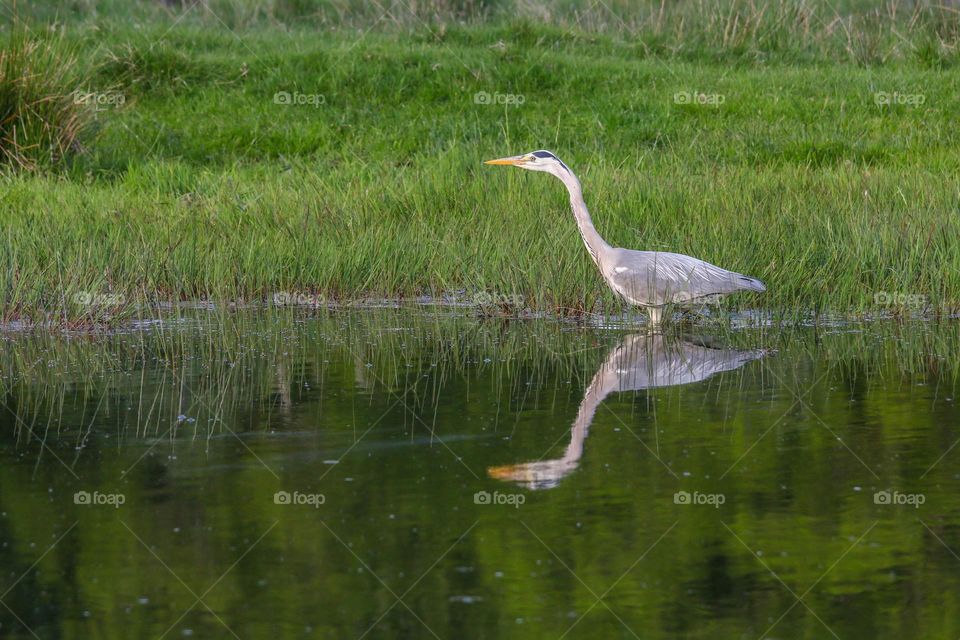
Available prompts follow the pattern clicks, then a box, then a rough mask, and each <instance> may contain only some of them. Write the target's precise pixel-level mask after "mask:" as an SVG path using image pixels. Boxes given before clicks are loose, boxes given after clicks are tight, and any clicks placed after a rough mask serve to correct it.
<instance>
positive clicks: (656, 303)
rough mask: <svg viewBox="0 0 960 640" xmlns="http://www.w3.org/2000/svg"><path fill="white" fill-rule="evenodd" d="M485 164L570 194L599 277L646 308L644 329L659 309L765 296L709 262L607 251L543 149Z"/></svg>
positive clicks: (576, 187) (575, 189)
mask: <svg viewBox="0 0 960 640" xmlns="http://www.w3.org/2000/svg"><path fill="white" fill-rule="evenodd" d="M486 164H495V165H510V166H514V167H520V168H521V169H527V170H530V171H543V172H546V173H549V174H551V175H553V176H555V177H556V178H559V180H560V182H562V183H563V184H564V186H565V187H566V188H567V191H568V192H569V193H570V206H571V208H572V209H573V217H574V219H576V221H577V228H578V229H579V230H580V237H581V238H583V244H584V245H585V246H586V247H587V252H588V253H589V254H590V258H591V259H593V262H594V264H596V265H597V268H598V269H599V270H600V275H602V276H603V279H604V280H606V282H607V284H608V285H609V286H610V288H611V289H613V291H614V292H615V293H616V294H617V295H619V296H620V297H621V298H623V299H624V300H626V301H627V302H629V303H630V304H633V305H637V306H640V307H643V308H645V309H646V311H647V313H648V315H649V318H650V325H651V326H652V327H654V328H656V327H659V326H660V324H661V322H662V320H663V316H664V308H665V307H666V306H667V305H670V304H685V303H686V304H690V303H697V302H702V301H708V300H710V299H711V298H713V299H718V297H719V296H723V295H726V294H730V293H733V292H735V291H761V292H762V291H766V290H767V288H766V286H764V284H763V283H762V282H760V280H757V279H756V278H752V277H750V276H745V275H743V274H742V273H737V272H735V271H728V270H726V269H722V268H720V267H718V266H716V265H712V264H710V263H709V262H705V261H703V260H699V259H697V258H692V257H690V256H685V255H683V254H680V253H668V252H665V251H637V250H634V249H621V248H619V247H612V246H610V245H609V244H608V243H607V242H606V241H605V240H604V239H603V237H602V236H601V235H600V234H599V233H598V232H597V229H596V227H594V226H593V220H592V219H591V218H590V212H589V211H587V205H586V203H585V202H584V200H583V189H582V188H581V187H580V180H579V179H577V176H575V175H574V173H573V171H571V170H570V168H569V167H567V165H565V164H564V163H563V161H562V160H560V158H558V157H557V156H556V155H554V154H553V153H551V152H550V151H546V150H539V151H533V152H531V153H527V154H524V155H520V156H511V157H509V158H498V159H496V160H487V161H486Z"/></svg>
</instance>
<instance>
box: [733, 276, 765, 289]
mask: <svg viewBox="0 0 960 640" xmlns="http://www.w3.org/2000/svg"><path fill="white" fill-rule="evenodd" d="M737 283H738V284H739V285H740V288H741V289H745V290H747V291H766V290H767V287H766V285H764V284H763V283H762V282H760V281H759V280H757V279H756V278H751V277H750V276H743V275H741V276H738V277H737Z"/></svg>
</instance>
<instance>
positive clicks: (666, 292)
mask: <svg viewBox="0 0 960 640" xmlns="http://www.w3.org/2000/svg"><path fill="white" fill-rule="evenodd" d="M613 258H614V259H613V261H612V262H611V264H610V266H609V270H608V275H609V278H610V282H611V284H612V285H613V288H614V289H616V290H617V292H618V293H620V294H621V295H622V296H624V297H625V298H626V299H627V300H629V301H630V302H633V303H634V304H641V305H648V306H655V305H662V304H668V303H671V302H674V303H676V302H689V301H691V300H696V299H697V298H703V297H706V296H710V295H716V294H725V293H733V292H734V291H743V290H748V291H766V287H765V286H764V285H763V283H762V282H760V281H759V280H757V279H756V278H751V277H750V276H745V275H743V274H741V273H736V272H734V271H727V270H726V269H722V268H720V267H718V266H716V265H712V264H710V263H709V262H704V261H703V260H698V259H697V258H691V257H690V256H685V255H682V254H679V253H666V252H663V251H632V250H630V249H617V250H615V251H614V256H613Z"/></svg>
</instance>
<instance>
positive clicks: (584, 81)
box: [0, 3, 960, 323]
mask: <svg viewBox="0 0 960 640" xmlns="http://www.w3.org/2000/svg"><path fill="white" fill-rule="evenodd" d="M89 4H90V3H77V4H76V5H74V6H75V8H76V7H79V9H77V10H76V11H75V12H74V13H73V14H71V15H67V16H64V15H62V14H61V17H63V18H64V19H66V23H65V24H66V25H67V26H66V27H65V28H64V31H65V35H64V38H65V39H66V40H67V43H68V44H69V45H70V46H73V47H76V48H77V50H78V51H79V55H80V57H81V59H82V60H85V61H86V64H87V65H88V66H89V68H88V71H89V74H90V75H89V77H90V79H89V80H88V81H87V83H86V84H85V86H83V87H80V89H82V90H84V91H85V92H87V93H93V94H95V95H101V96H104V104H103V105H102V109H101V110H100V111H97V112H96V123H95V125H96V126H95V128H94V131H95V134H91V135H89V136H87V138H86V139H85V141H84V142H85V144H84V147H83V151H82V152H80V153H77V154H75V155H74V156H72V157H70V158H67V159H66V160H65V161H64V162H62V163H61V164H60V166H58V167H57V168H56V169H54V170H45V171H33V172H25V171H22V170H19V171H17V170H12V169H9V168H8V170H7V171H6V173H5V174H4V175H3V177H2V178H0V180H2V181H3V186H2V190H0V219H2V227H0V228H2V237H0V248H2V249H0V256H2V257H3V259H4V261H5V264H4V268H3V269H0V311H2V313H3V314H4V317H5V318H6V319H7V320H10V319H25V320H30V321H35V322H37V321H53V322H57V323H61V322H62V323H74V322H79V323H86V322H98V321H107V320H109V319H110V318H116V317H117V316H119V317H123V316H125V315H129V314H132V313H134V309H136V308H137V307H138V306H142V305H143V304H144V303H157V302H160V301H166V300H196V299H207V300H215V301H223V302H226V301H239V302H250V301H259V300H272V299H273V297H274V295H275V294H277V293H281V292H296V293H310V294H318V295H323V296H326V297H330V298H336V299H341V300H353V299H358V298H362V297H391V298H393V297H410V296H415V295H420V294H429V293H432V294H441V293H444V292H452V291H461V292H463V293H462V294H461V296H462V297H464V298H467V299H470V298H471V296H472V295H473V294H474V293H475V292H478V291H487V292H490V293H492V294H495V295H497V296H500V297H501V298H503V299H510V300H516V299H517V298H518V296H522V299H523V306H525V307H529V308H530V309H533V310H537V311H548V312H554V311H558V310H559V311H561V312H568V311H571V310H572V311H583V310H587V311H599V310H601V309H603V310H606V311H610V310H612V309H614V308H615V304H616V303H615V301H614V300H613V299H612V298H611V297H610V295H609V293H607V291H606V288H605V285H604V284H603V282H602V281H601V279H600V278H599V276H598V275H597V274H596V273H595V269H594V267H593V264H592V263H591V262H590V260H589V258H588V256H587V254H586V252H585V251H584V249H583V246H582V244H581V242H580V239H579V237H578V236H577V233H576V228H575V225H574V222H573V220H572V217H571V215H570V213H569V209H568V205H567V198H566V193H565V192H564V190H563V187H562V185H560V184H559V183H558V182H557V181H556V180H554V179H553V178H550V177H549V176H544V175H537V174H530V173H527V172H520V171H518V170H512V169H508V168H494V167H486V166H484V165H482V164H481V161H482V160H483V159H485V158H490V157H498V156H502V155H507V154H514V153H520V152H524V151H530V150H533V149H538V148H549V149H552V150H553V151H555V152H556V153H557V154H558V155H560V156H561V157H562V158H563V159H564V160H565V161H566V162H567V164H568V165H570V166H571V168H573V169H574V171H575V172H577V173H578V174H579V176H580V178H581V181H582V182H583V185H584V190H585V195H586V199H587V203H588V205H589V206H590V208H591V211H592V212H593V215H594V219H595V222H596V224H597V227H598V229H599V230H600V232H601V233H602V234H603V235H604V236H605V237H606V238H607V240H608V241H609V242H611V243H612V244H616V245H620V246H626V247H631V248H648V249H662V250H668V251H678V252H681V253H688V254H691V255H695V256H697V257H700V258H703V259H706V260H709V261H711V262H714V263H716V264H719V265H721V266H724V267H727V268H730V269H734V270H737V271H741V272H744V273H748V274H750V275H753V276H756V277H759V278H761V279H763V280H764V281H765V282H766V283H767V285H768V292H767V293H766V294H764V295H763V296H762V297H760V296H741V297H739V298H731V299H729V301H728V303H727V306H730V305H743V306H747V307H756V306H764V307H766V308H768V309H771V310H776V311H777V312H779V313H782V314H783V315H786V316H801V315H805V314H808V313H809V312H810V311H830V312H835V313H874V312H879V311H884V312H885V311H895V312H903V313H907V312H915V311H916V312H918V311H923V310H926V311H927V312H934V313H940V312H943V311H944V310H947V311H949V310H951V309H957V308H958V307H960V250H958V243H957V238H958V237H960V220H958V215H957V214H958V210H960V192H958V187H957V183H956V176H957V174H958V169H960V155H958V153H957V142H958V140H960V137H958V134H960V118H958V116H960V105H958V103H957V101H956V96H957V95H958V89H960V87H958V84H960V83H958V75H957V72H956V71H955V70H954V62H953V60H954V55H955V51H956V48H955V45H956V43H955V40H953V39H951V38H952V37H953V36H952V35H951V34H953V33H955V32H954V31H951V29H954V28H955V27H956V17H955V16H954V14H952V13H950V12H941V13H931V11H932V10H928V11H926V12H923V13H921V14H920V17H919V18H916V19H913V18H912V15H913V14H911V12H910V11H904V13H903V14H897V15H895V16H892V17H891V16H887V18H883V17H882V16H879V14H878V15H877V16H875V17H874V20H875V22H876V25H875V26H876V33H889V31H890V29H893V30H895V31H897V33H898V34H899V35H900V36H901V37H899V38H897V37H893V38H892V39H891V40H889V41H888V40H886V39H885V37H884V38H880V37H879V36H878V38H877V39H875V40H870V42H872V43H873V44H871V45H870V47H866V49H870V50H871V51H874V53H873V54H871V55H859V54H856V55H854V53H852V52H856V51H861V52H862V51H864V50H866V49H862V48H861V49H857V47H855V46H852V45H851V46H847V45H843V44H842V42H841V40H842V38H841V39H835V36H834V35H831V36H830V37H827V36H826V35H825V34H826V33H827V31H826V26H825V25H824V24H821V23H820V22H818V21H813V22H811V23H810V24H811V26H810V28H809V34H810V35H809V37H808V38H807V39H806V40H805V39H804V38H803V37H802V33H801V31H798V29H799V28H800V26H799V25H801V24H802V23H801V22H796V21H794V22H789V21H786V19H785V18H784V19H783V20H781V22H783V24H784V25H785V26H783V29H785V31H783V32H782V33H780V32H776V31H775V33H779V35H777V36H776V37H774V36H773V35H770V36H769V37H767V36H764V37H762V38H761V37H760V35H759V32H757V33H756V34H754V36H751V37H749V38H747V37H746V36H744V38H746V39H743V38H741V39H739V40H738V39H736V38H732V39H731V38H728V40H727V41H726V42H724V41H723V39H722V38H720V39H717V38H718V37H719V36H718V33H719V32H718V31H717V29H720V26H718V25H717V24H715V21H714V19H713V18H711V17H709V16H711V15H713V14H711V13H709V12H703V13H702V16H703V17H702V18H701V19H700V22H699V23H696V22H694V23H690V22H683V21H682V20H680V18H682V17H683V16H684V15H688V14H689V15H691V16H692V15H694V14H695V12H694V9H695V7H693V8H691V7H692V6H693V4H695V3H684V4H682V5H680V8H678V9H676V10H671V11H670V12H668V15H666V16H665V17H664V18H663V21H662V22H661V27H660V28H661V35H660V37H659V39H657V38H655V37H653V36H651V37H649V38H645V37H644V36H643V33H645V32H642V33H641V35H640V36H638V35H636V34H633V33H631V32H630V31H627V30H625V27H624V25H622V24H621V25H619V26H617V25H600V24H594V23H591V22H590V21H589V20H586V19H584V20H583V21H582V22H584V24H583V25H581V26H573V27H571V26H570V25H568V24H567V23H566V22H565V21H566V20H567V18H565V17H563V16H564V15H567V16H568V17H569V15H572V14H563V15H560V14H559V13H558V15H557V16H554V17H551V18H549V19H546V18H545V19H542V20H539V21H537V20H533V19H510V18H507V17H505V16H503V15H502V13H503V12H504V9H503V7H502V6H500V8H499V9H498V8H497V7H495V6H494V5H490V6H489V7H487V9H486V10H485V11H486V14H483V15H488V14H489V16H488V19H487V20H483V19H482V17H483V16H482V15H480V14H476V12H474V14H476V15H474V14H471V16H469V19H467V18H463V19H460V20H457V19H453V18H451V16H455V15H456V12H455V11H454V12H453V13H450V14H448V15H447V18H448V19H447V20H444V19H441V18H442V16H440V14H437V15H434V16H433V17H432V18H431V20H430V21H429V26H428V25H425V24H423V23H419V22H416V21H413V22H410V23H407V22H404V21H400V20H396V21H387V23H375V24H374V23H373V21H372V20H370V21H368V23H367V24H371V25H372V26H373V27H374V28H373V29H372V30H370V31H364V30H363V29H359V30H358V28H357V27H356V25H355V24H353V23H352V22H350V21H347V20H340V21H338V22H336V24H334V25H332V26H329V28H328V27H326V26H324V25H323V24H320V23H317V24H314V23H313V22H311V21H310V20H306V21H305V22H304V25H305V26H300V27H291V25H290V24H289V21H285V20H282V19H279V18H277V17H276V14H275V15H274V16H273V17H272V18H270V17H269V16H266V14H264V16H261V18H257V19H253V18H251V19H250V20H248V21H247V22H244V23H243V24H242V25H240V26H242V27H243V28H242V29H240V28H239V27H238V29H237V30H236V31H232V30H230V29H228V28H227V26H225V25H223V24H220V23H219V21H217V20H214V19H213V18H211V15H209V14H208V13H205V12H201V11H196V12H195V13H196V15H193V13H190V14H189V15H186V16H185V17H183V19H182V20H180V21H179V22H176V19H177V17H178V14H176V13H174V14H171V15H167V14H166V12H164V11H162V10H160V9H157V8H156V6H154V7H152V8H151V7H149V6H146V5H144V6H143V7H141V11H140V13H136V14H134V15H135V17H136V20H130V21H124V20H121V19H120V18H121V17H122V12H121V9H119V8H117V7H119V5H116V4H113V3H100V6H99V7H98V13H97V14H96V17H94V16H93V14H92V12H91V10H90V6H89ZM494 4H497V3H494ZM39 6H40V7H41V9H42V7H43V4H42V3H41V5H39ZM251 6H252V5H251ZM258 6H260V7H261V8H262V7H265V6H267V5H264V4H262V3H261V4H260V5H258ZM270 6H273V7H277V6H279V5H270ZM284 6H290V5H284ZM304 6H306V5H304ZM498 6H499V5H498ZM623 6H625V5H623ZM623 6H621V5H619V4H615V5H613V7H614V8H615V9H623ZM657 6H658V5H657ZM742 6H746V5H742ZM211 7H213V4H211ZM778 7H779V10H780V11H785V10H786V9H784V8H783V6H782V5H779V4H774V5H771V8H770V11H771V12H772V13H771V14H769V15H777V14H776V13H775V12H776V10H778ZM810 7H812V8H813V9H816V10H824V5H817V4H813V5H810ZM41 9H36V8H34V9H33V10H34V11H35V12H37V13H38V14H39V13H42V12H41ZM214 9H215V7H214ZM647 9H649V7H647ZM813 9H811V10H813ZM852 10H853V9H851V11H852ZM645 11H646V9H642V10H638V12H637V13H636V15H635V16H633V18H632V20H633V22H630V21H627V23H626V24H627V25H639V26H636V27H635V28H637V29H641V31H642V29H652V28H653V26H652V24H653V23H650V22H649V20H650V19H651V18H650V16H649V15H648V13H644V12H645ZM498 12H500V13H499V14H498ZM685 12H686V13H685ZM481 13H482V12H481ZM561 13H562V12H561ZM355 14H358V12H356V11H355V12H350V11H344V12H341V17H350V16H353V18H354V19H355V21H356V22H357V23H361V22H362V20H361V18H363V16H362V15H360V16H359V17H358V15H355ZM311 15H312V16H313V18H311V20H314V19H317V18H316V15H314V14H313V13H312V14H311ZM498 15H499V17H498ZM729 15H730V14H728V17H729ZM738 15H739V14H738ZM744 15H747V13H744ZM763 15H768V14H766V13H764V14H763ZM854 15H856V16H859V17H857V18H854V17H853V16H854ZM438 16H440V17H438ZM41 17H44V16H41ZM47 17H49V16H47ZM868 17H869V15H868V13H857V14H851V17H850V19H849V21H848V23H849V25H858V24H859V22H858V20H859V21H866V22H869V21H868V20H867V18H868ZM767 19H768V18H763V20H767ZM30 20H31V22H30V24H31V25H32V28H33V29H35V30H36V29H38V28H40V27H39V25H40V24H41V23H40V22H37V21H35V20H36V18H31V19H30ZM738 20H739V19H738ZM738 20H734V22H733V23H730V24H728V25H727V27H728V31H729V28H730V25H731V24H734V23H738ZM675 21H679V22H676V24H680V23H681V22H682V24H684V25H685V26H684V27H683V29H684V30H685V31H680V32H677V31H676V29H675V28H674V29H673V31H671V30H669V29H666V28H665V27H664V26H663V25H664V24H671V25H675ZM320 22H321V23H322V21H320ZM248 23H249V24H248ZM227 24H228V25H230V24H232V23H230V22H227ZM827 24H829V22H827ZM812 25H818V26H816V28H814V26H812ZM849 25H848V27H847V29H848V31H849V29H850V26H849ZM778 28H779V27H778ZM859 28H860V29H861V30H860V31H856V30H854V31H850V32H849V33H848V34H847V35H846V36H844V37H846V38H847V39H848V40H849V42H866V41H868V40H869V39H870V34H871V33H874V31H870V30H869V29H867V28H866V27H863V26H862V25H861V26H860V27H859ZM698 29H699V30H698ZM837 29H840V27H839V26H838V25H834V29H833V30H832V31H830V33H831V34H835V33H836V32H837ZM840 31H842V29H840ZM849 42H848V44H849ZM738 43H739V44H738ZM64 90H65V91H68V90H69V91H72V90H74V89H73V88H71V87H69V86H65V87H64ZM279 92H286V93H289V94H291V95H292V94H295V93H298V94H302V95H305V96H322V98H321V97H318V98H316V99H315V100H312V101H313V102H315V103H321V102H322V104H317V106H313V105H312V104H301V105H285V104H277V103H276V102H275V96H276V95H277V94H278V93H279ZM479 92H485V93H486V94H490V95H497V94H499V95H516V96H522V99H523V104H522V105H503V104H499V105H489V104H477V102H476V100H475V96H476V95H477V94H478V93H479ZM684 92H685V93H691V94H692V93H694V92H699V93H702V94H708V95H717V96H722V98H721V99H722V104H719V105H716V106H710V105H700V104H678V102H677V100H676V97H675V96H676V95H677V94H682V93H684ZM893 94H895V95H896V96H901V97H902V98H901V100H900V102H901V103H900V104H898V103H897V101H898V100H897V98H896V97H895V98H894V99H893V102H894V104H878V102H881V103H882V102H883V101H884V97H885V96H887V95H893ZM111 95H120V96H122V101H117V100H113V101H112V102H111V101H110V99H109V97H110V96H111ZM917 96H922V98H918V97H917ZM921 99H922V104H917V103H918V102H919V101H920V100H921ZM121 102H122V103H121ZM883 293H887V294H890V295H891V296H892V297H893V299H894V304H893V305H892V306H880V307H878V305H877V303H876V296H877V295H878V294H883ZM91 302H93V304H91Z"/></svg>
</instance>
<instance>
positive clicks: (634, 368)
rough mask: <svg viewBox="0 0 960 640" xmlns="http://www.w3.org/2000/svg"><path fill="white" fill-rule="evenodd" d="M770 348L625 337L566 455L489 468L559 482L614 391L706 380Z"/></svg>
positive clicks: (493, 473)
mask: <svg viewBox="0 0 960 640" xmlns="http://www.w3.org/2000/svg"><path fill="white" fill-rule="evenodd" d="M766 353H767V352H766V351H764V350H762V349H752V350H738V349H731V348H725V347H720V348H717V347H710V346H707V345H705V344H698V343H696V342H690V341H687V340H681V341H677V342H674V341H669V340H667V338H666V337H665V336H664V335H663V334H654V335H639V334H634V335H628V336H625V337H624V338H623V340H622V341H621V343H620V344H619V345H618V346H617V347H615V348H613V349H611V350H610V353H609V354H608V355H607V359H606V361H605V362H604V363H603V364H602V365H600V368H599V369H598V370H597V373H596V374H595V375H594V376H593V380H592V381H591V382H590V384H589V385H587V390H586V391H585V392H584V394H583V401H582V402H581V403H580V410H579V411H578V412H577V417H576V419H575V420H574V421H573V426H572V428H571V430H570V444H568V445H567V448H566V450H565V451H564V452H563V456H562V457H560V458H556V459H552V460H544V459H542V458H541V459H540V460H537V461H535V462H524V463H521V464H511V465H505V466H499V467H489V468H488V469H487V475H489V476H490V477H491V478H496V479H497V480H504V481H507V482H515V483H517V484H519V485H521V486H523V487H525V488H527V489H550V488H552V487H555V486H557V484H559V483H560V481H561V480H562V479H563V478H564V477H566V476H568V475H569V474H571V473H573V472H574V471H575V470H576V469H577V467H578V466H579V464H580V458H581V457H582V456H583V444H584V441H585V440H586V439H587V432H588V431H589V430H590V424H591V423H592V422H593V416H594V414H595V413H596V412H597V408H598V407H599V406H600V403H601V402H603V401H604V399H605V398H606V397H607V396H608V395H610V394H611V393H623V392H625V391H639V390H642V389H657V388H661V387H670V386H675V385H682V384H692V383H694V382H700V381H702V380H706V379H707V378H709V377H710V376H712V375H714V374H717V373H721V372H723V371H733V370H734V369H738V368H739V367H742V366H743V365H745V364H746V363H748V362H750V361H752V360H757V359H759V358H762V357H764V356H765V355H766Z"/></svg>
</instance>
